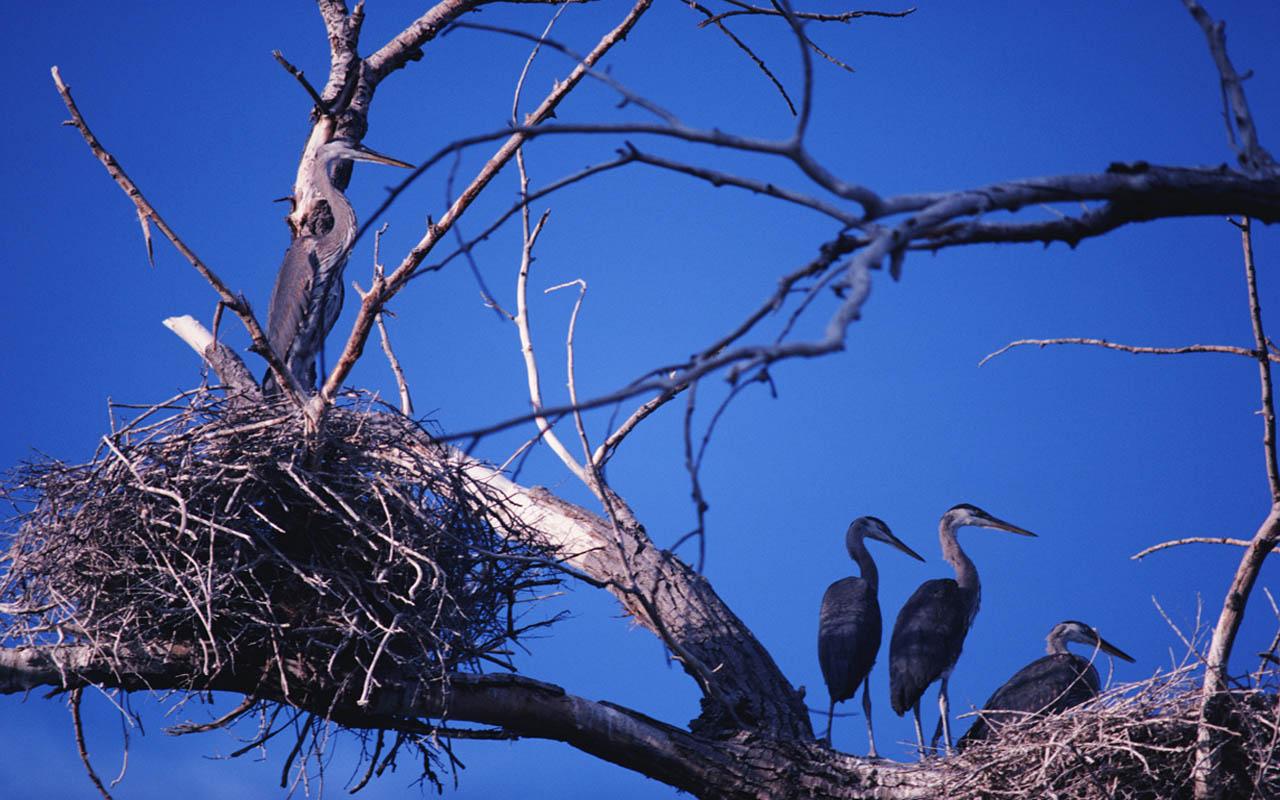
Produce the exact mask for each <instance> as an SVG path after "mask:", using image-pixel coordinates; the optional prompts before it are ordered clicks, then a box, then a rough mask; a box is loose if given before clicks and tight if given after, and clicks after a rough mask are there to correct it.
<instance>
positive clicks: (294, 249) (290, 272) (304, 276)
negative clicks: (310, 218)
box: [267, 236, 316, 363]
mask: <svg viewBox="0 0 1280 800" xmlns="http://www.w3.org/2000/svg"><path fill="white" fill-rule="evenodd" d="M315 245H316V238H315V237H313V236H303V237H301V238H299V239H295V240H294V242H293V244H291V245H289V249H288V251H286V252H285V254H284V262H283V263H282V264H281V265H280V271H279V272H278V273H276V283H275V286H274V287H273V288H272V290H271V302H270V303H269V304H268V306H267V341H268V342H270V344H271V349H272V350H274V351H275V353H276V355H277V356H279V357H280V360H281V361H284V362H286V363H287V362H288V360H289V350H290V348H291V347H292V346H293V342H294V339H295V338H296V337H297V336H298V333H299V331H300V330H301V329H302V325H303V319H304V318H305V316H306V314H307V311H308V309H309V308H310V305H311V289H312V284H313V282H314V280H315V274H316V265H315V260H314V257H313V254H314V252H315Z"/></svg>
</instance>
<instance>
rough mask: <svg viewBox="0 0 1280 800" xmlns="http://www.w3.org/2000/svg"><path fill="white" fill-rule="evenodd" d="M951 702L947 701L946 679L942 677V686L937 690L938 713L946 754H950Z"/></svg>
mask: <svg viewBox="0 0 1280 800" xmlns="http://www.w3.org/2000/svg"><path fill="white" fill-rule="evenodd" d="M950 712H951V703H949V702H948V701H947V679H946V678H943V679H942V688H940V689H939V690H938V713H939V714H941V715H942V718H941V720H940V722H942V741H943V742H944V743H945V744H946V746H947V755H951V720H950V718H949V716H948V715H949V713H950Z"/></svg>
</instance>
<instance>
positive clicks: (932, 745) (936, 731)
mask: <svg viewBox="0 0 1280 800" xmlns="http://www.w3.org/2000/svg"><path fill="white" fill-rule="evenodd" d="M941 738H942V717H938V724H937V725H934V726H933V738H932V739H930V740H929V750H931V751H932V752H933V754H934V755H937V754H938V740H939V739H941Z"/></svg>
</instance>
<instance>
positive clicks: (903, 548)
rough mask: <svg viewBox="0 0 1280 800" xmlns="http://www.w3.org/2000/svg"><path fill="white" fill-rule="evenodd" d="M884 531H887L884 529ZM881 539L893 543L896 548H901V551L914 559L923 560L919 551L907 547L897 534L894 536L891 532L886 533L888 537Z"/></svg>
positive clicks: (886, 542)
mask: <svg viewBox="0 0 1280 800" xmlns="http://www.w3.org/2000/svg"><path fill="white" fill-rule="evenodd" d="M886 533H888V532H887V531H886ZM883 541H884V543H885V544H889V545H893V546H894V547H896V548H897V549H899V550H901V551H902V552H904V553H906V554H907V555H909V556H911V557H912V558H914V559H915V560H916V561H924V558H923V557H922V556H921V555H920V554H919V553H917V552H916V551H915V550H912V549H911V548H910V547H907V545H906V544H905V543H904V542H903V541H902V540H901V539H899V538H898V537H897V536H894V535H893V534H892V533H888V537H887V538H886V539H884V540H883Z"/></svg>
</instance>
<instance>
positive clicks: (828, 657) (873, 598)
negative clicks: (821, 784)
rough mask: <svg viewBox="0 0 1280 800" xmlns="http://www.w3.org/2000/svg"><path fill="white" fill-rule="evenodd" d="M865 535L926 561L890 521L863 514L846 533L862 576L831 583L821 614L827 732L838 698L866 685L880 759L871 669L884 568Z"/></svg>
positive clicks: (870, 736)
mask: <svg viewBox="0 0 1280 800" xmlns="http://www.w3.org/2000/svg"><path fill="white" fill-rule="evenodd" d="M863 539H875V540H876V541H879V542H884V543H885V544H889V545H893V546H894V547H896V548H898V549H899V550H901V551H902V552H904V553H906V554H907V555H909V556H911V557H912V558H914V559H918V560H920V561H924V559H923V558H921V557H920V555H919V554H918V553H916V551H914V550H912V549H911V548H910V547H907V546H906V545H905V544H903V543H902V542H901V541H900V540H899V539H898V537H896V536H894V535H893V532H892V531H890V530H889V526H888V525H886V524H885V523H884V521H883V520H880V519H877V518H876V517H858V518H857V519H855V520H854V521H853V522H851V523H850V524H849V530H848V531H847V532H846V533H845V535H844V544H845V547H846V548H847V549H848V550H849V557H850V558H852V559H853V560H854V561H855V562H857V564H858V570H859V572H860V573H861V576H862V577H859V578H854V577H849V578H841V579H840V580H838V581H836V582H835V583H833V584H831V585H830V586H828V587H827V591H826V593H825V594H824V595H822V610H821V611H820V612H819V613H818V664H819V665H820V666H821V667H822V679H823V680H824V681H826V684H827V692H828V694H830V696H831V704H830V705H829V706H828V707H827V735H826V740H827V742H828V743H830V741H831V720H832V717H833V716H834V715H835V708H836V703H839V702H842V701H844V700H848V699H849V698H851V697H853V696H854V695H855V694H857V692H858V686H862V712H863V715H864V716H866V718H867V741H868V742H870V743H871V744H870V748H871V749H870V753H869V755H870V756H871V757H872V758H876V757H877V756H876V737H875V732H874V731H873V730H872V727H871V678H870V677H869V675H868V673H870V672H871V667H872V666H873V665H874V664H875V663H876V654H877V653H879V652H880V632H881V628H882V625H883V623H882V622H881V619H880V601H879V599H878V598H877V593H878V590H879V587H880V573H879V572H878V571H877V570H876V562H875V561H873V560H872V559H871V554H870V553H868V552H867V547H866V545H865V544H864V543H863Z"/></svg>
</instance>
